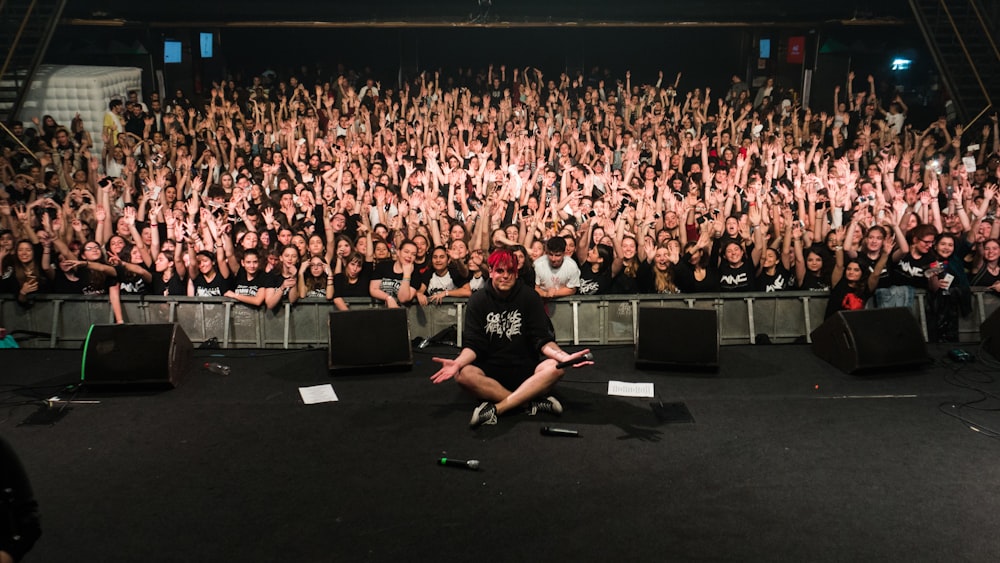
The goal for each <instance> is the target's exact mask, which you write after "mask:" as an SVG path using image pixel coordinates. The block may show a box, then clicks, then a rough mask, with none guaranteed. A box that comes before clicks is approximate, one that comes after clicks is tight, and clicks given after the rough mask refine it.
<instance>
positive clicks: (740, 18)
mask: <svg viewBox="0 0 1000 563" xmlns="http://www.w3.org/2000/svg"><path fill="white" fill-rule="evenodd" d="M68 4H69V5H68V6H67V7H66V9H65V12H64V14H63V15H64V18H66V19H68V20H71V21H72V20H76V22H77V23H83V22H82V21H81V20H108V19H121V20H126V21H128V22H130V23H137V24H138V23H141V24H153V25H184V24H185V23H201V24H205V23H212V24H217V25H225V24H227V23H229V24H237V23H243V24H246V23H251V22H257V23H263V22H266V23H270V24H271V25H274V22H325V23H334V24H337V23H340V24H352V23H382V24H385V23H387V22H397V23H399V24H401V25H419V24H425V25H432V24H435V23H437V24H441V23H452V24H461V23H476V24H486V25H505V24H513V25H516V24H525V23H527V24H547V23H551V24H553V25H558V24H561V23H568V22H576V23H581V24H593V23H598V22H611V23H615V22H618V23H627V22H635V23H640V24H650V23H652V24H656V23H678V22H686V23H691V24H695V25H697V24H713V23H722V24H726V23H733V24H746V23H758V22H759V23H777V24H781V23H793V22H795V23H822V22H844V23H858V24H863V23H878V22H880V21H888V22H897V23H898V22H900V21H909V20H910V10H909V6H908V4H907V2H906V0H846V1H841V2H813V1H809V0H796V1H789V0H714V1H711V2H698V1H691V0H685V1H677V0H659V1H646V0H630V1H629V0H625V1H617V2H615V1H611V2H608V1H606V0H605V1H599V2H593V1H585V0H577V1H572V0H546V1H540V0H461V1H458V0H436V1H433V2H421V1H418V0H361V1H352V2H340V1H334V2H315V1H314V2H301V1H298V2H296V1H286V2H274V1H273V0H268V1H262V0H242V1H240V2H233V1H230V0H219V1H217V2H204V1H198V0H171V1H169V2H137V1H135V0H89V1H83V2H70V3H68Z"/></svg>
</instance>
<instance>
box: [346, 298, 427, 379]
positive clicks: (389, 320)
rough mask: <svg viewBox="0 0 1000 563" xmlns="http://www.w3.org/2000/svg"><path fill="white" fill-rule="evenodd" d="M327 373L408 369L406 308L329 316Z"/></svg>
mask: <svg viewBox="0 0 1000 563" xmlns="http://www.w3.org/2000/svg"><path fill="white" fill-rule="evenodd" d="M329 323H330V349H329V350H330V351H329V357H328V362H327V363H328V367H329V368H330V371H348V370H350V371H380V370H394V371H398V370H408V369H411V368H413V347H412V345H411V342H410V326H409V324H408V323H407V320H406V309H403V308H397V309H351V310H349V311H335V312H333V313H330V320H329Z"/></svg>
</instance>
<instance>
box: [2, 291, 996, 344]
mask: <svg viewBox="0 0 1000 563" xmlns="http://www.w3.org/2000/svg"><path fill="white" fill-rule="evenodd" d="M972 298H973V312H972V314H971V315H969V316H968V317H966V318H963V319H961V321H960V326H959V336H960V340H961V341H963V342H974V341H978V340H979V339H980V338H979V325H980V323H982V321H983V320H985V319H986V318H987V317H989V316H990V315H991V314H993V312H994V311H995V310H996V309H997V308H998V307H1000V298H998V297H997V295H996V294H994V293H993V292H990V291H974V292H973V296H972ZM924 300H925V295H924V294H923V293H922V292H918V293H917V302H916V303H915V304H914V314H915V315H916V317H917V319H918V320H919V321H920V325H921V327H923V328H924V335H925V337H926V334H927V331H926V318H925V315H924V309H923V303H924ZM348 303H349V305H350V306H351V307H352V308H358V307H373V306H375V305H373V304H372V302H371V300H369V299H349V300H348ZM826 303H827V296H826V294H825V293H817V292H808V291H787V292H779V293H710V294H684V295H600V296H573V297H568V298H562V299H557V300H553V301H549V302H547V303H546V308H547V310H548V313H549V316H550V318H551V320H552V325H553V328H554V329H555V334H556V339H557V340H558V341H559V342H561V343H566V344H575V345H601V344H632V343H634V342H635V337H636V334H637V333H638V329H639V327H638V312H639V308H640V307H685V308H704V309H715V311H716V312H717V313H718V319H719V339H720V342H721V343H722V344H723V345H727V344H754V343H757V342H759V341H760V340H761V339H762V338H763V337H766V338H767V341H769V342H772V343H790V342H809V335H810V333H811V332H812V331H813V330H814V329H815V328H816V327H818V326H819V325H820V324H822V323H823V315H824V313H825V311H826ZM122 310H123V315H124V317H125V321H126V322H128V323H140V324H147V323H169V322H176V323H178V324H180V325H181V327H182V328H183V329H184V331H185V332H186V333H187V335H188V337H189V338H190V339H191V341H192V342H195V343H200V342H205V341H207V340H209V339H212V338H215V339H217V340H218V342H219V345H220V346H221V347H222V348H301V347H307V346H312V347H322V346H326V345H327V344H328V343H329V327H328V323H329V313H331V312H332V311H334V310H335V308H334V305H333V304H332V303H331V302H329V301H326V300H322V299H303V300H300V301H299V302H297V303H296V304H295V305H289V304H282V305H281V306H280V307H278V308H277V309H275V310H273V311H272V310H267V309H264V308H259V309H258V308H252V307H247V306H245V305H242V304H239V303H236V302H235V301H233V300H230V299H226V298H195V297H161V296H155V297H154V296H145V297H133V296H122ZM464 313H465V300H464V299H446V300H445V301H444V302H443V303H442V304H441V305H428V306H426V307H420V306H411V307H408V308H407V318H408V320H409V328H410V336H411V337H423V338H429V337H431V336H434V335H436V334H438V333H439V332H440V331H442V330H443V329H446V328H448V327H451V326H455V327H456V329H457V333H458V334H457V343H458V344H461V339H462V318H463V316H464ZM112 321H113V316H112V314H111V308H110V306H109V304H108V301H107V298H106V297H99V296H93V297H91V296H82V295H39V296H37V297H36V298H35V300H34V305H33V306H32V307H30V308H24V307H22V306H21V305H19V304H18V303H17V302H16V300H15V299H14V296H13V295H0V326H2V327H4V328H6V329H7V330H8V331H9V332H12V333H14V334H15V336H17V335H18V333H20V334H21V335H28V336H29V338H22V339H20V340H21V341H22V344H21V345H22V346H24V347H34V348H78V347H80V346H82V344H83V342H84V340H85V339H86V336H87V331H88V329H89V328H90V325H92V324H103V323H110V322H112Z"/></svg>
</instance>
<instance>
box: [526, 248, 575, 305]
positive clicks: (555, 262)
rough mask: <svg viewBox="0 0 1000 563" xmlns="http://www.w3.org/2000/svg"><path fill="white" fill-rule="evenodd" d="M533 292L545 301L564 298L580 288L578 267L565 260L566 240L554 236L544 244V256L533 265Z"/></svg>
mask: <svg viewBox="0 0 1000 563" xmlns="http://www.w3.org/2000/svg"><path fill="white" fill-rule="evenodd" d="M533 266H534V268H535V291H537V292H538V294H539V295H541V296H542V297H543V298H545V299H553V298H555V297H566V296H568V295H573V294H575V293H576V290H577V288H578V287H580V267H579V266H577V265H576V262H574V261H572V260H567V259H566V239H564V238H563V237H560V236H554V237H552V238H550V239H549V240H548V241H546V243H545V255H544V256H540V257H539V258H538V259H537V260H535V262H534V264H533Z"/></svg>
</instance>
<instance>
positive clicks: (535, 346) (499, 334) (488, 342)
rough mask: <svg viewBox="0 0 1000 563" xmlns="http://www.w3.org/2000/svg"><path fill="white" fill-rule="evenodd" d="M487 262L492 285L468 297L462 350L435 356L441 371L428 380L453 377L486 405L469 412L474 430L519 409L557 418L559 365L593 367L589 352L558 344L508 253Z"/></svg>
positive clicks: (539, 302) (496, 253)
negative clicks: (569, 350)
mask: <svg viewBox="0 0 1000 563" xmlns="http://www.w3.org/2000/svg"><path fill="white" fill-rule="evenodd" d="M488 264H489V270H490V272H489V274H490V281H489V283H488V284H487V285H486V287H485V289H484V290H483V291H477V292H475V293H473V294H472V297H471V298H470V299H469V303H468V307H467V309H466V314H465V328H464V332H463V333H462V334H463V346H464V347H463V348H462V351H461V352H460V353H459V355H458V357H457V358H455V359H447V358H434V361H436V362H439V363H440V364H441V369H439V370H438V371H437V373H435V374H434V375H433V376H431V381H433V382H434V383H441V382H443V381H447V380H448V379H451V378H453V377H454V378H455V381H456V382H458V384H459V385H461V386H462V387H463V388H464V389H465V390H466V391H468V392H470V393H471V394H472V395H474V396H476V397H477V398H479V399H482V400H483V401H484V402H483V403H482V404H481V405H479V407H478V408H476V410H475V411H474V412H473V414H472V420H471V421H470V423H469V425H470V426H472V427H476V426H480V425H483V424H496V423H497V416H498V415H501V414H503V413H505V412H507V411H509V410H511V409H514V408H517V407H519V406H522V405H523V406H526V407H527V409H528V411H529V413H530V414H535V413H537V412H550V413H553V414H560V413H561V412H562V405H561V404H560V403H559V401H558V400H557V399H556V398H555V397H552V396H551V395H549V391H550V390H551V389H552V387H553V386H554V385H555V384H556V382H558V381H559V379H560V378H561V377H562V376H563V374H564V373H566V371H565V370H564V369H560V368H559V367H557V364H558V363H560V362H573V364H572V365H573V367H580V366H584V365H589V364H592V363H593V362H592V361H588V360H585V359H584V356H585V355H586V354H588V353H589V352H590V350H581V351H579V352H576V353H575V354H569V353H567V352H565V351H563V349H562V348H560V347H559V345H558V344H556V342H555V334H554V331H553V329H552V323H551V322H550V321H549V317H548V316H547V315H546V314H545V309H544V305H543V304H542V298H541V296H539V295H538V293H536V292H535V291H534V288H531V287H527V286H525V285H524V283H523V282H522V281H521V280H520V279H519V278H518V276H517V259H516V258H515V257H514V255H513V253H512V252H511V251H509V250H506V249H501V250H496V251H494V252H493V253H492V254H490V257H489V260H488ZM541 356H544V357H545V359H544V360H542V361H541V362H540V363H539V360H540V359H541ZM576 360H578V361H576Z"/></svg>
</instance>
